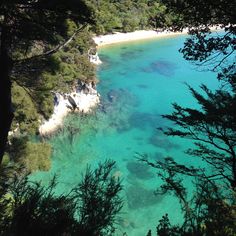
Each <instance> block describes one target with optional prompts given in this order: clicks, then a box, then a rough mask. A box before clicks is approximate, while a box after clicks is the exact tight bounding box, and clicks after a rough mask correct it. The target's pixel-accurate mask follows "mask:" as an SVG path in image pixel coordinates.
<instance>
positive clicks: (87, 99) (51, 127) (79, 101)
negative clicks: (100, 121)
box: [39, 87, 100, 136]
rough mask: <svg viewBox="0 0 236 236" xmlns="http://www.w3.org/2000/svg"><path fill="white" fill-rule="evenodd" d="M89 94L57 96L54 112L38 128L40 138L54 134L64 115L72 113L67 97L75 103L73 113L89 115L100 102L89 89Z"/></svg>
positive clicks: (80, 92)
mask: <svg viewBox="0 0 236 236" xmlns="http://www.w3.org/2000/svg"><path fill="white" fill-rule="evenodd" d="M89 90H90V91H89V93H87V92H84V91H83V90H81V91H77V92H76V91H75V92H72V93H70V94H67V95H66V96H65V95H64V96H63V95H61V94H57V100H58V101H57V104H55V106H54V111H53V114H52V116H51V118H50V119H49V120H45V121H44V122H43V123H42V124H41V125H40V127H39V133H40V135H42V136H47V135H49V134H51V133H53V132H55V131H56V130H57V129H58V128H60V127H61V126H62V125H63V119H64V118H65V117H66V115H67V114H68V113H70V112H72V111H73V109H72V104H71V103H70V101H69V99H68V98H69V97H71V98H73V100H74V102H75V103H76V109H75V112H81V113H89V112H91V111H92V109H93V108H94V107H96V106H97V105H98V104H99V102H100V95H99V94H98V93H97V91H96V90H95V89H93V88H91V87H89Z"/></svg>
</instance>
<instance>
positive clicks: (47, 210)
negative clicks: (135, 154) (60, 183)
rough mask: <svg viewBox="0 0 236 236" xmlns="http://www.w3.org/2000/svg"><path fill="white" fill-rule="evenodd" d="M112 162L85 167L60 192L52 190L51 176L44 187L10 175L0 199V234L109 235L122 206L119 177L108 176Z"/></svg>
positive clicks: (53, 183) (111, 169) (112, 165)
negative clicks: (73, 182) (75, 182)
mask: <svg viewBox="0 0 236 236" xmlns="http://www.w3.org/2000/svg"><path fill="white" fill-rule="evenodd" d="M114 164H115V163H114V162H112V161H106V162H105V163H104V164H100V165H99V167H98V168H97V169H96V170H95V171H92V170H91V169H90V168H88V169H87V171H86V173H85V175H84V177H83V180H82V182H81V183H80V184H79V185H78V186H76V187H75V188H74V189H72V190H71V191H70V192H69V193H68V194H65V193H64V194H61V195H58V194H55V187H56V179H55V178H54V179H53V180H52V181H51V183H50V185H49V186H48V187H43V186H41V185H40V184H39V183H35V182H33V183H32V182H30V181H29V180H28V179H27V177H23V178H20V179H19V178H14V179H13V181H12V183H11V184H10V186H9V188H8V195H9V196H10V197H8V198H4V199H3V200H2V201H1V202H0V208H1V209H5V211H1V214H2V215H1V216H4V217H0V225H1V227H0V230H1V235H57V236H59V235H65V234H66V235H88V236H96V235H97V236H98V235H99V236H102V235H109V234H110V233H111V232H112V231H113V229H114V221H115V216H116V214H117V213H118V212H119V211H120V210H121V207H122V200H121V198H120V197H119V193H120V191H121V184H120V180H118V179H115V178H114V177H113V176H112V171H113V168H114ZM6 203H7V209H6ZM93 204H95V205H93ZM4 213H5V214H4Z"/></svg>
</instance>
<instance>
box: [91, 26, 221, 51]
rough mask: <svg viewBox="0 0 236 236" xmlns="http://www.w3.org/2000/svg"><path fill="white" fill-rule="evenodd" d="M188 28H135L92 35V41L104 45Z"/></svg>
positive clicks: (171, 34) (166, 35) (169, 33)
mask: <svg viewBox="0 0 236 236" xmlns="http://www.w3.org/2000/svg"><path fill="white" fill-rule="evenodd" d="M210 29H211V31H217V30H219V27H218V26H213V27H210ZM187 33H188V29H187V28H186V29H184V30H183V31H181V32H172V31H168V30H163V31H155V30H137V31H134V32H129V33H120V32H115V33H114V34H107V35H99V36H95V37H93V40H94V42H95V43H96V44H97V46H98V47H101V46H106V45H110V44H115V43H122V42H129V41H137V40H143V39H152V38H161V37H172V36H177V35H181V34H187Z"/></svg>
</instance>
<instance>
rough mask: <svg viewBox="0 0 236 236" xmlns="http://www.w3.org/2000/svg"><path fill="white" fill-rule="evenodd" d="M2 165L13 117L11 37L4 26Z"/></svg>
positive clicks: (0, 97)
mask: <svg viewBox="0 0 236 236" xmlns="http://www.w3.org/2000/svg"><path fill="white" fill-rule="evenodd" d="M0 40H1V41H0V43H1V46H0V165H1V163H2V158H3V155H4V151H5V148H6V144H7V137H8V132H9V130H10V127H11V123H12V119H13V110H12V102H11V81H10V71H11V69H12V61H11V59H10V57H9V54H8V48H9V47H8V45H9V40H10V39H9V38H7V33H6V31H5V29H4V27H2V28H1V39H0Z"/></svg>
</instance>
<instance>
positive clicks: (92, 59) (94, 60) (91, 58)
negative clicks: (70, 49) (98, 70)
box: [89, 53, 102, 65]
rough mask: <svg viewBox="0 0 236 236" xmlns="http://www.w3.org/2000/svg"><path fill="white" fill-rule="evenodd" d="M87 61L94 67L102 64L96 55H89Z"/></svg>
mask: <svg viewBox="0 0 236 236" xmlns="http://www.w3.org/2000/svg"><path fill="white" fill-rule="evenodd" d="M89 61H90V62H91V63H93V64H95V65H100V64H102V61H101V60H100V58H99V56H98V54H97V53H96V54H95V55H89Z"/></svg>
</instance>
